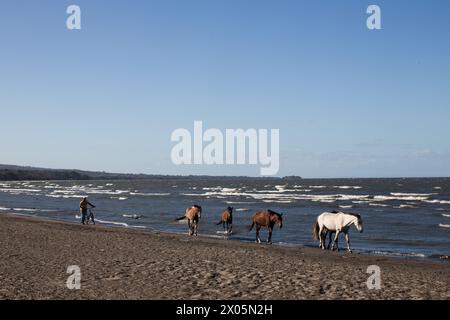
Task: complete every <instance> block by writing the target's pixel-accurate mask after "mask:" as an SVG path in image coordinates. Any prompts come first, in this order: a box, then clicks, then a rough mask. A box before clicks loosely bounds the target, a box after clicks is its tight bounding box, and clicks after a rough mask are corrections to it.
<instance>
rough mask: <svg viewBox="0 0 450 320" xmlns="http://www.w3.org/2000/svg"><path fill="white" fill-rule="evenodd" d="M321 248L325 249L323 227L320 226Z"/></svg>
mask: <svg viewBox="0 0 450 320" xmlns="http://www.w3.org/2000/svg"><path fill="white" fill-rule="evenodd" d="M319 248H320V249H325V245H324V241H323V227H319Z"/></svg>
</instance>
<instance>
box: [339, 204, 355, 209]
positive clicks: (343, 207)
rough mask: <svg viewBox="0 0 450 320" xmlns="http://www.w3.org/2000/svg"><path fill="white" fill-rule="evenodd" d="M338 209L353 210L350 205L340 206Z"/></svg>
mask: <svg viewBox="0 0 450 320" xmlns="http://www.w3.org/2000/svg"><path fill="white" fill-rule="evenodd" d="M339 208H341V209H350V208H353V206H352V205H351V204H350V205H347V206H343V205H340V206H339Z"/></svg>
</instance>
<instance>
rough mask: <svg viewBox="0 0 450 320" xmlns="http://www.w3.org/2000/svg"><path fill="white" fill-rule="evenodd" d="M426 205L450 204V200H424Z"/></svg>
mask: <svg viewBox="0 0 450 320" xmlns="http://www.w3.org/2000/svg"><path fill="white" fill-rule="evenodd" d="M423 201H424V202H426V203H439V204H450V201H449V200H437V199H436V200H423Z"/></svg>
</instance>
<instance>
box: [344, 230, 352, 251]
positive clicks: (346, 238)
mask: <svg viewBox="0 0 450 320" xmlns="http://www.w3.org/2000/svg"><path fill="white" fill-rule="evenodd" d="M345 240H346V241H347V250H348V252H350V253H352V249H350V237H349V235H348V232H345Z"/></svg>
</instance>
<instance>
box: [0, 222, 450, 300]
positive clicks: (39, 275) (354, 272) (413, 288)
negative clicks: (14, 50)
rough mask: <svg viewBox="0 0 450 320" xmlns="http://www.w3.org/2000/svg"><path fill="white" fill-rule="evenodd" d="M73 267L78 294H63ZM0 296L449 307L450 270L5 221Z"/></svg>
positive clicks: (0, 227) (0, 226) (440, 265)
mask: <svg viewBox="0 0 450 320" xmlns="http://www.w3.org/2000/svg"><path fill="white" fill-rule="evenodd" d="M69 265H78V266H79V267H80V269H81V289H80V290H69V289H68V288H67V287H66V280H67V278H68V276H69V274H67V273H66V271H67V267H68V266H69ZM369 265H378V266H379V267H380V268H381V272H382V273H381V280H382V283H381V289H380V290H369V289H368V288H367V286H366V281H367V279H368V277H369V274H367V273H366V270H367V267H368V266H369ZM0 298H1V299H25V298H27V299H449V298H450V264H449V263H448V262H439V261H420V260H406V259H394V258H387V257H379V256H369V255H361V254H355V253H354V254H349V253H344V252H339V253H336V252H329V251H327V252H323V251H321V250H319V249H313V248H286V247H280V246H273V245H272V246H270V245H266V244H262V245H257V244H252V243H241V242H238V241H232V240H218V239H210V238H202V237H189V236H188V235H175V234H166V233H158V232H147V231H145V232H144V231H139V230H128V229H119V228H107V227H103V226H82V225H78V224H72V223H64V222H56V221H48V220H44V219H37V218H25V217H17V216H10V215H4V214H2V215H0Z"/></svg>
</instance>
